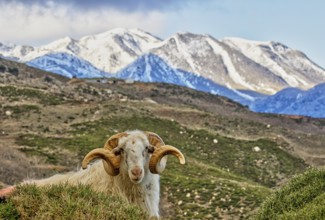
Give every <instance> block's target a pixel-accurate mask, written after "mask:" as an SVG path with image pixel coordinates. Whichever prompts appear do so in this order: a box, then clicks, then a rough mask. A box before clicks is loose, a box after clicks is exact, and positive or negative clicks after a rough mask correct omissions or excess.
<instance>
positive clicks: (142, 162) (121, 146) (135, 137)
mask: <svg viewBox="0 0 325 220" xmlns="http://www.w3.org/2000/svg"><path fill="white" fill-rule="evenodd" d="M166 155H174V156H175V157H177V158H178V160H179V162H180V163H181V164H185V158H184V155H183V154H182V153H181V152H180V151H179V150H178V149H177V148H175V147H173V146H171V145H165V144H164V142H163V140H162V139H161V138H160V137H159V136H158V135H157V134H155V133H153V132H148V131H144V132H143V131H138V130H136V131H129V132H122V133H117V134H115V135H113V136H111V137H110V138H109V139H108V140H107V141H106V143H105V145H104V148H96V149H94V150H92V151H90V152H89V153H88V154H87V155H86V156H85V158H84V159H83V161H82V168H83V169H86V168H87V165H88V164H89V162H90V161H92V160H94V159H97V158H100V159H102V160H103V164H104V169H105V171H106V173H107V174H108V175H111V176H117V175H119V174H120V173H123V174H122V175H125V174H126V175H128V176H129V178H130V180H131V181H132V182H133V183H141V182H142V181H143V179H144V177H145V175H146V174H147V173H148V172H151V173H153V174H159V173H162V172H163V171H164V169H165V167H166V162H167V157H165V156H166Z"/></svg>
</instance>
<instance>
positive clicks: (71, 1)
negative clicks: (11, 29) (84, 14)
mask: <svg viewBox="0 0 325 220" xmlns="http://www.w3.org/2000/svg"><path fill="white" fill-rule="evenodd" d="M189 1H192V0H14V1H13V0H4V2H6V3H10V2H16V3H22V4H25V5H41V6H44V7H46V6H48V5H52V4H58V5H70V6H73V7H75V8H79V9H83V10H92V9H98V8H103V7H104V8H111V9H117V10H122V11H128V12H130V11H139V10H142V11H144V10H145V11H148V10H156V11H161V10H166V9H168V10H172V9H177V8H180V7H182V6H184V5H186V4H187V2H189Z"/></svg>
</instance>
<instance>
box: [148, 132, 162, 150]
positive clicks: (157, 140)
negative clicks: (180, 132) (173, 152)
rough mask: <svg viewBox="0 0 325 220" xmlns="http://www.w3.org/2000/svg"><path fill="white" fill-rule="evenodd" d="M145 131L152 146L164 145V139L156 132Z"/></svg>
mask: <svg viewBox="0 0 325 220" xmlns="http://www.w3.org/2000/svg"><path fill="white" fill-rule="evenodd" d="M145 133H146V135H147V137H148V140H149V143H150V144H151V145H153V146H154V147H161V146H163V145H165V144H164V141H163V140H162V139H161V137H159V135H158V134H156V133H153V132H150V131H145Z"/></svg>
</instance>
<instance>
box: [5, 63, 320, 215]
mask: <svg viewBox="0 0 325 220" xmlns="http://www.w3.org/2000/svg"><path fill="white" fill-rule="evenodd" d="M0 64H2V65H7V66H11V68H17V69H18V72H19V74H18V75H17V74H16V75H12V74H10V73H2V74H0V120H1V122H2V126H1V128H0V155H1V160H0V167H4V169H2V170H1V172H0V187H1V185H5V184H8V185H10V184H15V183H19V182H20V181H22V180H23V179H25V178H27V177H28V178H44V177H47V176H51V175H53V174H56V173H60V172H67V171H71V170H76V168H77V167H80V163H81V161H82V159H83V157H84V156H85V154H86V153H88V152H89V151H90V150H91V149H94V148H98V147H102V146H103V145H104V143H105V141H106V140H107V138H109V137H110V136H111V135H113V134H115V133H117V132H122V131H125V130H132V129H140V130H146V131H152V132H155V133H157V134H159V135H160V136H161V137H162V138H163V140H164V141H165V143H166V144H170V145H174V146H175V147H177V148H179V149H180V150H181V151H182V152H183V153H184V155H185V157H186V161H187V163H186V164H185V165H184V166H182V165H179V164H178V163H177V161H176V159H175V158H174V157H170V158H169V161H168V165H167V169H166V171H165V172H164V173H163V174H162V175H161V187H162V193H161V212H162V215H163V216H164V218H166V219H226V218H228V219H233V218H242V219H247V218H249V217H252V216H253V215H254V213H256V211H257V209H258V208H259V206H260V205H261V204H262V203H263V201H264V200H265V198H266V197H267V195H269V194H270V193H271V192H272V190H273V188H274V187H278V186H281V185H283V184H284V183H285V182H287V181H288V179H290V178H291V177H292V176H294V175H296V174H299V173H302V172H304V171H305V170H306V168H307V167H308V165H309V164H310V163H311V162H312V163H315V164H317V165H319V164H321V163H322V161H323V160H322V157H321V156H322V155H323V151H322V150H323V148H322V146H321V143H324V141H325V140H324V139H325V138H324V135H323V134H324V121H323V120H317V119H310V118H302V119H299V120H297V119H295V118H293V119H292V118H288V117H285V116H273V115H266V114H263V115H261V114H256V113H252V112H249V111H248V110H247V109H246V108H245V107H243V106H240V105H239V104H236V103H234V102H232V101H230V100H228V99H225V98H222V97H218V96H213V95H211V94H206V93H202V92H197V91H194V90H190V89H188V88H184V87H178V86H174V85H167V84H151V83H134V84H126V83H124V81H117V82H115V83H113V84H112V83H110V82H108V83H99V82H97V81H96V80H88V81H83V80H72V81H69V80H68V79H66V78H62V77H57V76H55V75H51V74H48V73H45V72H42V71H39V70H37V71H36V70H34V69H33V68H30V67H26V66H24V65H22V64H18V63H13V62H10V61H3V60H1V59H0ZM302 146H303V147H302ZM314 149H315V150H317V151H316V152H318V155H313V154H312V153H311V152H314ZM63 188H64V189H62V191H65V192H71V190H70V188H69V187H63ZM80 189H81V191H88V189H86V188H82V187H81V188H80ZM50 190H52V189H47V188H45V189H35V188H33V187H31V188H28V187H27V188H24V187H23V188H21V189H20V190H19V192H18V193H17V194H16V196H14V197H13V198H12V199H10V200H9V202H8V203H4V204H1V205H0V206H1V209H2V210H7V211H6V212H3V213H7V214H8V213H11V214H8V215H12V216H11V217H12V218H13V219H15V217H17V216H18V215H20V216H22V213H23V212H25V211H22V209H20V208H19V205H20V202H17V201H20V199H21V200H23V199H24V198H23V197H25V194H23V193H24V192H25V191H26V193H35V196H40V197H42V196H44V199H46V198H47V197H50V196H51V195H52V194H51V195H49V194H48V193H49V192H50ZM53 190H54V192H53V191H52V192H53V196H55V197H60V198H61V197H62V196H61V194H57V193H59V192H56V191H55V188H53ZM56 190H57V188H56ZM76 191H77V189H76ZM26 196H27V195H26ZM71 196H73V197H75V200H73V199H72V198H71V200H69V201H70V202H71V204H70V205H71V206H78V200H79V196H80V195H78V194H71ZM94 196H96V197H97V196H101V195H95V194H94ZM18 197H19V198H20V199H19V200H18ZM32 197H33V196H32ZM37 198H38V197H37ZM26 199H28V198H26ZM62 199H64V198H62ZM93 199H97V198H93ZM42 201H44V200H42ZM100 201H102V200H100ZM65 202H66V201H62V204H64V203H65ZM103 204H104V206H106V205H105V204H106V203H103ZM98 205H99V204H98ZM98 207H100V206H98ZM25 208H26V209H29V207H25ZM54 208H55V209H56V208H58V209H60V207H53V209H54ZM46 209H47V208H42V209H40V210H38V211H39V212H40V213H41V212H43V211H44V210H46ZM8 210H9V211H8ZM10 210H11V211H10ZM51 210H52V209H51ZM34 211H35V210H34ZM105 211H109V209H107V210H105ZM26 212H28V211H27V210H26ZM53 212H54V213H55V212H57V211H54V210H53ZM67 212H68V210H67ZM82 212H83V213H84V214H85V215H88V214H89V215H90V214H91V212H92V210H89V213H88V210H87V209H84V210H83V211H82ZM15 213H16V214H15ZM97 214H98V213H97ZM8 215H7V217H2V218H5V219H6V218H9V219H10V218H11V217H8ZM71 216H73V215H72V214H71ZM122 218H123V217H122ZM25 219H28V217H26V218H25ZM30 219H33V218H30ZM92 219H100V217H98V216H97V217H96V216H95V215H94V216H93V217H92Z"/></svg>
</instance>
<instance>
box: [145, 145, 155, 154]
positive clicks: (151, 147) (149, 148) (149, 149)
mask: <svg viewBox="0 0 325 220" xmlns="http://www.w3.org/2000/svg"><path fill="white" fill-rule="evenodd" d="M146 149H147V151H148V152H149V153H153V152H154V150H155V148H153V146H151V145H150V146H147V147H146Z"/></svg>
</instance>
